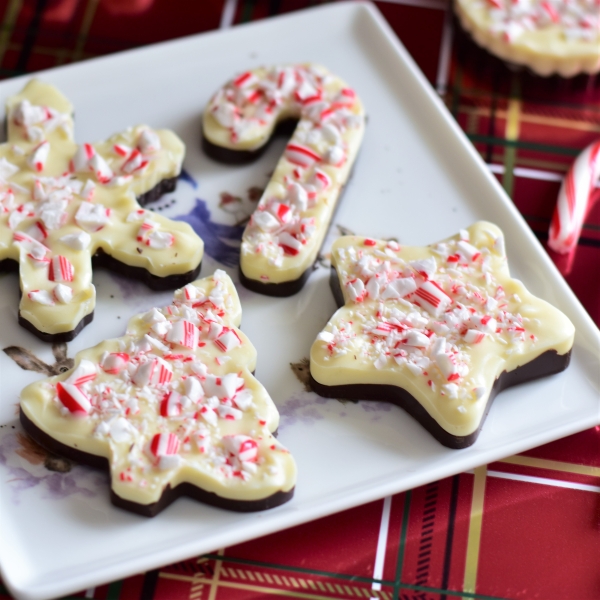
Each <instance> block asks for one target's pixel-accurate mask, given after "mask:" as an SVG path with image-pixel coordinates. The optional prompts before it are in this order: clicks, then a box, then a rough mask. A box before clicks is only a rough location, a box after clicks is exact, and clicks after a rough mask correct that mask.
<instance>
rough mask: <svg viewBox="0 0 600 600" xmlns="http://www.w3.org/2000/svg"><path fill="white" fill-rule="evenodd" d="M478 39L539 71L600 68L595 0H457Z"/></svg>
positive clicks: (593, 70) (598, 13)
mask: <svg viewBox="0 0 600 600" xmlns="http://www.w3.org/2000/svg"><path fill="white" fill-rule="evenodd" d="M454 9H455V11H456V13H457V15H458V17H459V19H460V21H461V24H462V26H463V27H464V28H465V29H466V30H467V31H469V32H470V33H471V35H472V36H473V38H474V39H475V41H476V42H477V43H478V44H479V45H480V46H483V47H484V48H486V49H487V50H489V51H490V52H492V53H493V54H495V55H497V56H499V57H500V58H503V59H505V60H507V61H510V62H513V63H516V64H520V65H526V66H528V67H530V68H531V69H532V70H533V71H535V72H536V73H538V74H539V75H553V74H559V75H562V76H563V77H572V76H574V75H577V74H579V73H597V72H598V71H600V9H599V8H598V3H597V2H596V1H595V0H457V1H456V2H455V3H454Z"/></svg>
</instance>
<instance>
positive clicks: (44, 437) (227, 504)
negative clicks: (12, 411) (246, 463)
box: [20, 410, 294, 517]
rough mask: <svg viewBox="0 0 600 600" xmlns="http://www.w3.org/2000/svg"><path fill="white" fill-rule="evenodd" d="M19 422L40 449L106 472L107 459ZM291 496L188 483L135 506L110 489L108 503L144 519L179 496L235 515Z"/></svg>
mask: <svg viewBox="0 0 600 600" xmlns="http://www.w3.org/2000/svg"><path fill="white" fill-rule="evenodd" d="M20 421H21V425H22V426H23V429H24V430H25V431H26V432H27V433H28V434H29V435H30V436H31V438H32V439H33V440H34V441H35V442H37V443H38V444H39V445H40V446H42V447H43V448H45V449H46V450H48V452H51V453H53V454H57V455H59V456H63V457H64V458H67V459H68V460H72V461H74V462H77V463H80V464H84V465H89V466H90V467H95V468H97V469H102V470H104V471H109V470H110V468H109V462H108V459H106V458H104V457H103V456H96V455H95V454H89V453H88V452H84V451H82V450H78V449H77V448H71V446H67V445H66V444H63V443H62V442H59V441H57V440H55V439H54V438H53V437H52V436H50V435H48V434H47V433H46V432H45V431H42V430H41V429H40V428H39V427H38V426H37V425H35V424H34V423H33V422H32V421H31V419H29V417H28V416H27V415H26V414H25V413H24V412H23V411H22V410H21V411H20ZM293 495H294V488H292V489H291V490H290V491H289V492H283V491H279V492H276V493H275V494H273V495H271V496H269V497H267V498H263V499H261V500H232V499H230V498H223V497H221V496H218V495H217V494H214V493H213V492H207V491H206V490H203V489H201V488H199V487H196V486H195V485H192V484H191V483H181V484H179V485H178V486H177V487H175V488H171V487H170V486H167V487H166V488H165V489H164V490H163V493H162V495H161V497H160V499H159V500H158V501H157V502H154V503H152V504H138V503H137V502H132V501H131V500H125V499H124V498H121V497H120V496H117V494H115V492H114V491H113V490H112V489H111V491H110V500H111V502H112V503H113V504H114V505H115V506H118V507H119V508H123V509H125V510H128V511H130V512H134V513H136V514H138V515H142V516H144V517H154V516H156V515H157V514H158V513H159V512H161V511H162V510H163V509H165V508H167V506H169V505H170V504H171V503H172V502H174V501H175V500H177V498H180V497H181V496H188V497H190V498H193V499H194V500H198V501H199V502H203V503H204V504H210V505H211V506H217V507H219V508H225V509H227V510H233V511H237V512H256V511H259V510H268V509H269V508H275V507H276V506H280V505H281V504H284V503H285V502H288V501H289V500H291V499H292V497H293Z"/></svg>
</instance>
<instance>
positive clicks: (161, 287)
mask: <svg viewBox="0 0 600 600" xmlns="http://www.w3.org/2000/svg"><path fill="white" fill-rule="evenodd" d="M176 186H177V177H171V178H169V179H163V180H162V181H160V182H159V183H158V184H157V185H155V186H154V187H153V188H152V189H151V190H149V191H147V192H146V193H145V194H142V195H141V196H140V197H139V198H138V199H137V202H138V204H139V205H140V206H146V204H148V203H150V202H154V201H156V200H158V199H159V198H160V197H161V196H162V195H163V194H166V193H168V192H172V191H173V190H174V189H175V187H176ZM201 266H202V263H200V264H199V265H198V266H197V267H196V268H195V269H193V270H191V271H188V272H187V273H179V274H176V275H167V276H166V277H158V276H157V275H153V274H152V273H150V272H149V271H147V270H146V269H144V268H143V267H133V266H131V265H127V264H125V263H122V262H119V261H118V260H116V259H115V258H113V257H112V256H110V255H108V254H106V253H105V252H104V251H103V250H102V249H99V250H98V252H97V253H96V254H95V255H94V256H93V257H92V268H106V269H109V270H111V271H113V272H115V273H120V274H121V275H125V276H126V277H131V278H133V279H138V280H140V281H142V282H143V283H145V284H146V285H147V286H148V287H149V288H150V289H151V290H155V291H165V290H174V289H177V288H180V287H183V286H184V285H187V284H188V283H191V282H192V281H195V280H196V279H197V278H198V275H199V274H200V268H201ZM18 270H19V263H18V262H17V261H15V260H12V259H5V260H2V261H0V272H5V271H18ZM93 318H94V313H93V312H92V313H90V314H89V315H86V316H85V317H84V318H83V319H82V320H81V321H79V323H77V325H76V326H75V328H74V329H72V330H71V331H66V332H63V333H46V332H44V331H40V330H39V329H37V328H36V327H35V326H34V325H32V324H31V323H30V322H29V321H27V319H25V318H24V317H23V316H22V315H21V314H20V313H19V325H21V326H22V327H24V328H25V329H27V330H28V331H30V332H31V333H33V334H34V335H36V336H37V337H38V338H40V339H41V340H43V341H44V342H48V343H62V342H70V341H71V340H73V339H74V338H75V337H76V336H77V335H78V334H79V333H80V332H81V330H82V329H83V328H84V327H85V326H86V325H87V324H88V323H91V322H92V320H93Z"/></svg>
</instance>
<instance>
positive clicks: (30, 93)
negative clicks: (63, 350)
mask: <svg viewBox="0 0 600 600" xmlns="http://www.w3.org/2000/svg"><path fill="white" fill-rule="evenodd" d="M71 114H72V106H71V104H70V103H69V101H68V100H67V99H66V98H65V97H64V96H63V95H62V94H61V93H60V92H59V91H58V90H57V89H56V88H54V87H53V86H51V85H48V84H44V83H41V82H40V81H37V80H32V81H30V82H29V83H28V84H27V85H26V86H25V88H24V90H23V91H22V92H21V93H20V94H19V95H17V96H13V97H11V98H9V100H8V102H7V123H8V141H7V142H6V143H5V144H2V145H1V146H0V260H4V259H12V260H14V261H17V262H18V263H19V270H20V278H21V291H22V298H21V303H20V307H19V308H20V314H21V316H22V317H24V318H25V319H26V320H27V321H29V322H30V323H31V324H32V325H33V326H34V327H35V328H36V329H38V330H39V331H41V332H44V333H48V334H57V333H63V332H68V331H72V330H73V329H75V327H76V326H77V324H78V323H79V322H80V321H81V320H82V319H83V318H84V317H85V316H86V315H88V314H90V313H91V312H92V311H93V310H94V305H95V289H94V286H93V285H92V283H91V282H92V266H91V257H92V256H93V255H94V254H95V253H96V252H97V251H98V250H99V249H102V250H103V251H104V252H105V253H107V254H110V255H111V256H113V257H114V258H115V259H117V260H118V261H120V262H123V263H125V264H127V265H130V266H132V267H141V268H143V269H146V270H147V271H149V272H150V273H152V274H153V275H156V276H158V277H165V276H168V275H174V274H182V273H187V272H189V271H192V270H193V269H195V268H196V267H197V266H198V264H199V263H200V261H201V260H202V255H203V243H202V240H201V239H200V238H199V237H198V236H197V235H196V234H195V233H194V232H193V230H192V229H191V227H190V226H189V225H188V224H186V223H181V222H175V221H171V220H169V219H166V218H165V217H162V216H159V215H155V214H154V213H151V212H149V211H147V210H143V209H142V208H141V207H140V205H139V204H138V203H137V201H136V197H138V196H141V195H142V194H144V193H145V192H147V191H149V190H151V189H152V188H154V187H155V186H156V185H157V184H159V183H160V182H161V181H163V180H165V179H170V178H172V177H176V176H177V175H178V174H179V172H180V170H181V163H182V160H183V155H184V152H185V148H184V145H183V143H182V142H181V140H180V139H179V138H178V137H177V136H176V135H175V134H174V133H173V132H171V131H168V130H158V131H155V130H153V129H151V128H150V127H147V126H145V125H139V126H137V127H132V128H130V129H128V130H126V131H124V132H122V133H120V134H117V135H114V136H113V137H111V138H110V139H108V140H107V141H105V142H100V143H98V144H95V145H92V144H83V145H78V144H76V143H75V141H74V140H73V119H72V116H71Z"/></svg>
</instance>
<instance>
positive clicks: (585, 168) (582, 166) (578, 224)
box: [548, 140, 600, 254]
mask: <svg viewBox="0 0 600 600" xmlns="http://www.w3.org/2000/svg"><path fill="white" fill-rule="evenodd" d="M598 184H600V140H599V141H597V142H594V143H593V144H590V145H589V146H588V147H587V148H586V149H585V150H584V151H583V152H582V153H581V154H580V155H579V156H578V157H577V158H576V159H575V162H574V163H573V165H572V166H571V168H570V169H569V171H568V173H567V176H566V177H565V179H564V181H563V183H562V185H561V188H560V191H559V193H558V200H557V203H556V208H555V209H554V215H553V217H552V222H551V224H550V231H549V236H548V246H550V248H552V250H554V251H556V252H559V253H560V254H567V253H569V252H572V251H573V250H575V248H576V247H577V242H578V241H579V237H580V235H581V230H582V228H583V222H584V220H585V217H586V215H587V214H588V213H589V211H590V209H591V207H592V206H593V204H594V203H595V201H597V200H598V198H599V197H600V190H599V189H598V188H597V187H596V186H598Z"/></svg>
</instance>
